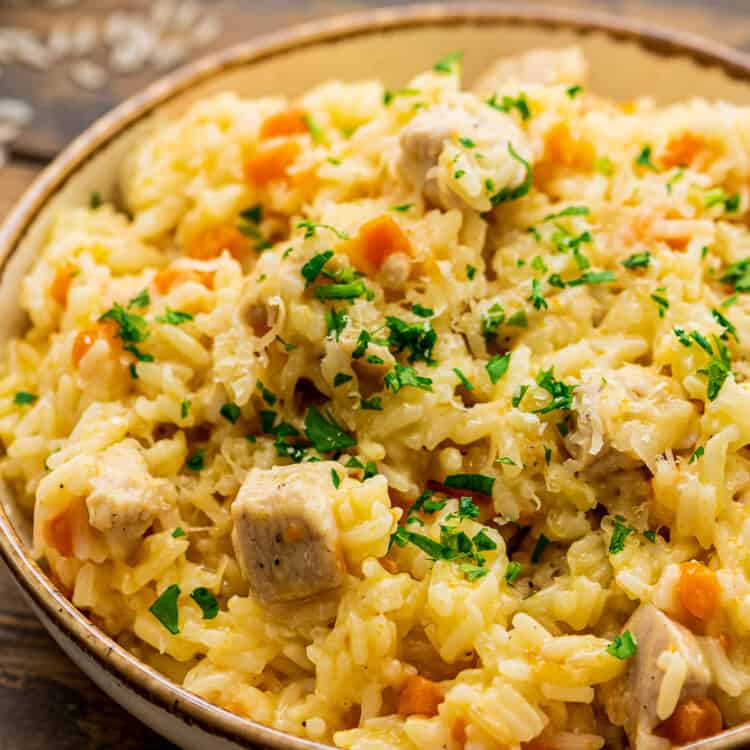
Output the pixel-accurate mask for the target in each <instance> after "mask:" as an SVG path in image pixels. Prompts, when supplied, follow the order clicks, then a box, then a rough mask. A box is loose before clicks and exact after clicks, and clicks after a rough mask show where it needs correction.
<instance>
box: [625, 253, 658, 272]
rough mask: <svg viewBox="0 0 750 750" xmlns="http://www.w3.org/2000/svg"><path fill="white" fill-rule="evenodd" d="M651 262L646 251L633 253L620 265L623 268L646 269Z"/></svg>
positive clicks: (649, 254) (649, 255)
mask: <svg viewBox="0 0 750 750" xmlns="http://www.w3.org/2000/svg"><path fill="white" fill-rule="evenodd" d="M650 262H651V253H650V252H649V251H648V250H646V251H645V252H643V253H633V254H632V255H630V256H629V257H627V258H625V260H624V261H623V262H622V265H623V266H625V268H631V269H632V268H648V264H649V263H650Z"/></svg>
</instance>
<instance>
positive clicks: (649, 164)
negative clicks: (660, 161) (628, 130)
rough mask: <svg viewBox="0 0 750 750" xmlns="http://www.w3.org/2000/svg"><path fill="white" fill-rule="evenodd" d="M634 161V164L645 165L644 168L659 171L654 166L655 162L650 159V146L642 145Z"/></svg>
mask: <svg viewBox="0 0 750 750" xmlns="http://www.w3.org/2000/svg"><path fill="white" fill-rule="evenodd" d="M634 161H635V164H637V165H638V166H639V167H645V168H646V169H650V170H652V171H653V172H658V171H659V170H658V169H657V168H656V164H654V162H653V161H651V146H644V147H643V148H642V149H641V151H640V153H639V154H638V156H636V157H635V159H634Z"/></svg>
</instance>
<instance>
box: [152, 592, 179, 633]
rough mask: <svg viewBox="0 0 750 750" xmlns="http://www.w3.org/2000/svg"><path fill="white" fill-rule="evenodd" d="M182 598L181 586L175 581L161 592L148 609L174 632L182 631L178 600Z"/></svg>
mask: <svg viewBox="0 0 750 750" xmlns="http://www.w3.org/2000/svg"><path fill="white" fill-rule="evenodd" d="M179 598H180V587H179V586H178V585H177V584H176V583H173V584H172V585H171V586H168V587H167V588H166V589H164V591H163V592H162V593H161V595H160V596H159V598H158V599H157V600H156V601H155V602H154V603H153V604H152V605H151V606H150V607H149V608H148V611H149V612H150V613H151V614H152V615H153V616H154V617H155V618H156V619H157V620H158V621H159V622H160V623H161V624H162V625H163V626H164V627H165V628H166V629H167V630H168V631H169V632H170V633H171V634H172V635H177V634H178V633H179V632H180V625H179V612H178V611H177V600H178V599H179Z"/></svg>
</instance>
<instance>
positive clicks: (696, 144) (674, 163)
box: [659, 132, 708, 169]
mask: <svg viewBox="0 0 750 750" xmlns="http://www.w3.org/2000/svg"><path fill="white" fill-rule="evenodd" d="M707 147H708V143H707V142H706V139H705V138H703V137H702V136H700V135H695V134H694V133H688V132H685V133H682V134H680V135H678V136H676V137H674V138H672V139H670V141H669V142H668V143H667V145H666V148H665V149H664V153H663V154H662V155H661V158H660V160H659V161H660V162H661V166H662V167H663V168H664V169H671V168H672V167H684V166H687V165H688V164H691V163H692V161H693V159H695V157H696V156H697V155H698V154H699V153H700V152H701V151H703V150H704V149H706V148H707Z"/></svg>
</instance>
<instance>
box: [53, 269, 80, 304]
mask: <svg viewBox="0 0 750 750" xmlns="http://www.w3.org/2000/svg"><path fill="white" fill-rule="evenodd" d="M77 272H78V266H75V265H73V264H72V263H63V264H62V265H61V266H60V267H59V268H58V269H57V273H55V278H54V279H53V281H52V284H51V285H50V288H49V293H50V296H51V297H52V299H53V300H55V302H57V304H58V305H60V307H65V306H66V305H67V304H68V291H69V290H70V285H71V284H72V283H73V277H74V276H75V275H76V273H77Z"/></svg>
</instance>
